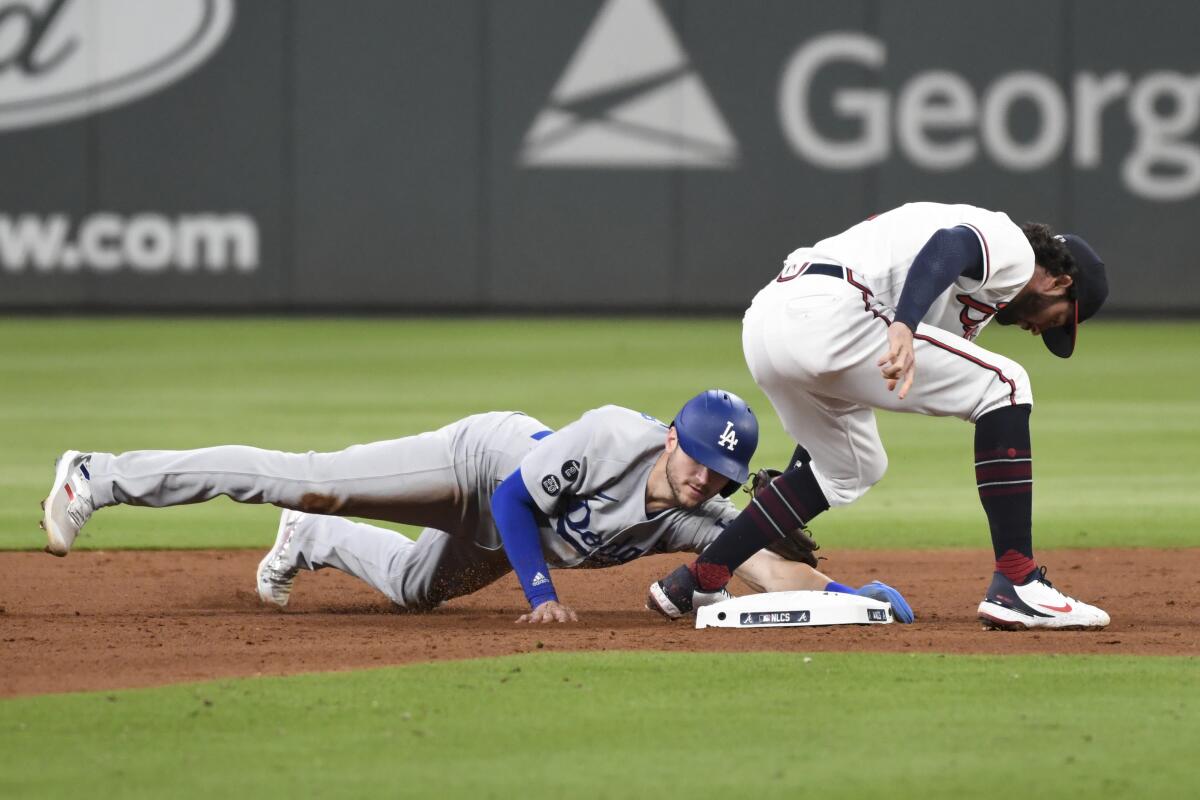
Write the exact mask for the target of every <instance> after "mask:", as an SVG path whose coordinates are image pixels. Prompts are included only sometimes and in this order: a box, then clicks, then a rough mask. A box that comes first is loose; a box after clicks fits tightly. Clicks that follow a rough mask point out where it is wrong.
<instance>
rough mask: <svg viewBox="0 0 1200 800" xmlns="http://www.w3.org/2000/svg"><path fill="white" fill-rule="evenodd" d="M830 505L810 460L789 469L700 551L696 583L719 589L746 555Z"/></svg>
mask: <svg viewBox="0 0 1200 800" xmlns="http://www.w3.org/2000/svg"><path fill="white" fill-rule="evenodd" d="M827 508H829V502H828V501H827V500H826V499H825V493H824V492H822V491H821V487H820V485H819V484H818V483H817V478H816V476H815V475H813V471H812V469H811V468H810V467H809V466H808V465H807V464H805V465H804V466H802V467H800V468H798V469H789V470H788V471H787V472H785V473H783V474H782V475H780V476H779V477H777V478H775V480H773V481H771V483H770V485H768V487H767V488H766V489H764V490H762V491H760V492H759V493H758V494H757V495H756V496H755V497H754V499H753V500H751V501H750V505H748V506H746V508H745V509H743V510H742V513H741V514H739V515H738V516H737V518H736V519H734V520H733V522H731V523H729V527H727V528H726V529H725V530H724V531H722V532H721V535H720V536H718V537H717V538H716V540H715V541H714V542H713V543H712V544H710V545H709V546H708V547H707V548H705V550H704V552H703V553H701V554H700V557H699V558H697V559H696V563H695V564H693V565H692V568H691V571H692V574H693V575H695V577H696V583H698V584H699V585H700V589H701V590H702V591H705V592H711V591H715V590H717V589H720V588H721V587H722V586H724V585H725V584H726V583H728V582H729V578H730V577H731V576H732V575H733V571H734V570H735V569H737V568H738V567H740V566H741V565H742V563H743V562H745V561H746V559H748V558H750V556H752V555H754V554H755V553H757V552H758V551H759V550H762V549H763V548H764V547H766V546H767V545H769V544H770V543H771V542H774V541H776V540H777V539H781V538H782V537H783V535H784V532H785V531H790V530H793V529H795V528H798V527H802V526H803V525H804V524H805V523H807V522H808V521H809V520H810V519H812V518H813V517H815V516H816V515H817V514H820V513H821V512H822V511H824V510H825V509H827Z"/></svg>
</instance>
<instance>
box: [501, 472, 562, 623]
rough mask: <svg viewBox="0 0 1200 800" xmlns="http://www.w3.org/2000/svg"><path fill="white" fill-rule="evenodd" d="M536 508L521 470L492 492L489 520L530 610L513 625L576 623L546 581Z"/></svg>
mask: <svg viewBox="0 0 1200 800" xmlns="http://www.w3.org/2000/svg"><path fill="white" fill-rule="evenodd" d="M536 510H537V505H536V504H535V502H534V500H533V496H532V495H530V494H529V489H527V488H526V486H525V481H524V480H523V479H522V477H521V470H520V469H518V470H516V471H515V472H513V474H511V475H509V476H508V477H507V478H505V479H504V481H503V482H501V484H500V485H499V486H498V487H496V491H495V492H493V493H492V519H494V520H496V529H497V530H499V531H500V541H501V542H503V543H504V554H505V555H507V556H508V561H509V563H511V564H512V567H513V571H514V572H516V573H517V578H518V579H520V581H521V588H522V589H524V590H525V597H526V599H528V600H529V607H530V608H531V609H532V611H531V612H530V613H528V614H522V615H521V616H520V617H518V618H517V622H578V621H579V617H578V616H577V615H576V614H575V612H574V611H573V610H571V609H570V608H569V607H567V606H564V605H562V604H561V603H559V602H558V594H557V593H556V592H555V591H554V584H553V583H552V582H551V580H550V567H549V566H548V565H547V564H546V556H545V555H544V554H543V553H542V538H541V534H540V533H539V532H538V524H537V517H536Z"/></svg>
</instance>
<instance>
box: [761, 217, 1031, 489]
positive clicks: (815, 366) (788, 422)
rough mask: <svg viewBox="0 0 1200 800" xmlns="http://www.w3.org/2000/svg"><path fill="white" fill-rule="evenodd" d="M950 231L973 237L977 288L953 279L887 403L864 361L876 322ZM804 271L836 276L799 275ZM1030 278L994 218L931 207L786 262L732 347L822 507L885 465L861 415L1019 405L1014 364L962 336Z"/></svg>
mask: <svg viewBox="0 0 1200 800" xmlns="http://www.w3.org/2000/svg"><path fill="white" fill-rule="evenodd" d="M960 225H961V226H965V227H967V228H969V229H971V230H972V231H974V233H975V235H976V236H978V237H979V241H980V245H981V247H982V249H983V279H982V280H974V279H971V278H966V277H962V276H960V277H959V278H958V279H957V280H956V281H955V283H954V284H952V285H951V286H950V287H949V288H948V289H946V290H945V291H944V292H942V294H941V295H939V296H938V297H937V299H936V300H935V301H934V302H933V304H932V306H931V307H930V308H929V310H928V311H927V312H926V313H925V315H924V316H923V317H922V318H921V321H920V324H919V325H918V326H917V330H916V331H914V334H913V352H914V357H915V361H916V373H915V381H914V383H913V385H912V388H911V389H910V390H909V392H908V394H907V395H906V396H905V398H904V399H900V397H899V392H898V391H889V390H888V389H887V386H886V384H885V382H884V380H883V377H882V375H881V374H880V368H879V364H878V362H879V359H880V357H882V356H884V355H886V354H887V352H888V347H889V343H888V326H889V325H890V323H891V321H892V320H893V319H894V317H895V309H896V306H897V304H898V303H899V302H900V295H901V293H902V292H903V290H904V282H905V280H906V279H907V278H908V274H909V270H910V268H911V267H912V263H913V260H914V259H915V258H916V256H917V254H918V253H919V252H920V251H921V248H923V247H924V246H925V244H926V243H927V242H928V241H929V239H930V237H932V236H933V234H934V233H936V232H937V231H938V230H940V229H942V228H953V227H956V226H960ZM817 264H835V265H838V266H840V267H843V268H844V270H842V271H838V272H837V273H836V274H831V273H830V272H829V271H822V270H814V269H812V267H811V265H817ZM1033 270H1034V255H1033V248H1032V247H1030V245H1029V243H1028V241H1027V240H1026V238H1025V234H1024V233H1023V232H1022V231H1021V229H1020V228H1019V227H1017V226H1016V225H1015V224H1013V222H1012V221H1011V220H1010V219H1009V218H1008V217H1007V216H1006V215H1004V214H1001V213H998V212H994V211H986V210H984V209H982V208H976V207H974V206H967V205H943V204H939V203H910V204H908V205H905V206H901V207H900V208H897V209H895V210H892V211H888V212H887V213H884V214H879V215H878V216H875V217H872V218H871V219H869V220H867V221H865V222H860V223H859V224H857V225H855V226H854V227H852V228H850V229H849V230H847V231H845V232H843V233H840V234H838V235H836V236H831V237H829V238H828V239H824V240H822V241H820V242H818V243H817V244H815V245H813V246H812V247H807V248H802V249H800V250H796V251H795V252H793V253H792V254H791V255H789V256H788V258H787V260H786V261H785V264H784V268H783V271H782V272H781V273H780V274H779V275H778V276H777V277H776V278H774V279H772V280H771V282H770V283H768V284H767V285H766V286H765V287H763V289H762V291H760V292H759V293H758V295H757V296H756V297H755V298H754V302H753V303H752V304H751V306H750V308H749V310H747V312H746V317H745V320H744V322H743V328H742V348H743V351H744V352H745V354H746V365H747V366H748V367H749V368H750V374H751V375H753V376H754V381H755V383H757V384H758V385H759V387H760V388H761V389H762V390H763V392H764V393H765V394H766V395H767V397H768V398H769V399H770V401H771V405H772V406H773V407H774V408H775V411H776V412H777V413H778V414H779V419H780V420H781V421H782V423H783V427H784V429H785V430H786V431H787V432H788V434H789V435H790V436H791V437H792V438H793V439H794V440H796V441H797V442H800V443H801V444H803V445H804V446H805V447H806V448H808V451H809V453H810V454H811V455H812V458H813V461H812V465H813V466H812V469H813V472H814V474H815V475H816V477H817V481H818V483H820V485H821V489H822V491H823V492H824V493H825V498H826V500H828V501H829V503H830V505H833V506H838V505H845V504H847V503H850V502H853V501H854V500H855V499H856V498H858V497H860V496H861V495H862V494H863V493H864V492H866V491H867V489H868V488H869V487H870V486H871V485H872V484H873V483H875V482H876V481H878V480H879V479H880V478H881V477H882V476H883V473H884V471H885V470H886V469H887V455H886V453H885V452H884V449H883V443H882V442H881V441H880V440H879V431H878V429H877V428H876V425H875V413H874V409H877V408H878V409H886V410H889V411H900V412H906V413H914V414H928V415H930V416H953V417H959V418H960V419H964V420H969V421H971V422H974V421H975V420H977V419H978V418H979V417H980V416H982V415H984V414H987V413H989V412H991V411H993V410H995V409H998V408H1002V407H1005V406H1012V405H1020V404H1031V403H1032V402H1033V394H1032V389H1031V387H1030V384H1029V378H1028V375H1027V374H1026V372H1025V370H1024V369H1023V368H1022V367H1021V365H1020V364H1017V363H1016V362H1014V361H1012V360H1011V359H1008V358H1005V357H1003V356H1000V355H998V354H996V353H991V352H988V351H987V350H984V349H983V348H981V347H979V346H978V345H976V344H975V343H974V341H973V340H974V339H975V337H976V336H977V335H978V334H979V332H980V330H981V329H982V328H983V327H984V326H985V325H986V324H987V323H988V322H989V321H990V320H991V319H992V316H993V315H994V314H995V313H996V312H997V311H998V310H999V308H1000V307H1001V306H1002V305H1003V304H1004V303H1006V302H1009V301H1011V300H1012V298H1013V297H1014V296H1015V295H1016V294H1017V292H1019V291H1020V290H1021V288H1022V287H1023V286H1024V285H1025V284H1026V283H1028V282H1029V279H1030V278H1031V277H1032V275H1033Z"/></svg>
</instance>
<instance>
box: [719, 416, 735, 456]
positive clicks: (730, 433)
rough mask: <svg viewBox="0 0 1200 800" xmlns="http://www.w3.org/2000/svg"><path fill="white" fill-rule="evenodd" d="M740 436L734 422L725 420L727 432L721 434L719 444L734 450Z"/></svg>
mask: <svg viewBox="0 0 1200 800" xmlns="http://www.w3.org/2000/svg"><path fill="white" fill-rule="evenodd" d="M737 443H738V438H737V431H736V430H734V429H733V423H732V422H730V421H729V420H726V421H725V432H724V433H722V434H721V438H720V439H717V444H718V445H720V446H721V447H724V448H725V449H727V450H732V449H733V448H735V447H737Z"/></svg>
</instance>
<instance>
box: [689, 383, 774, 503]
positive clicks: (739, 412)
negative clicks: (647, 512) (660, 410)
mask: <svg viewBox="0 0 1200 800" xmlns="http://www.w3.org/2000/svg"><path fill="white" fill-rule="evenodd" d="M671 424H672V425H674V426H675V434H676V435H677V436H678V437H679V446H680V447H682V448H683V452H685V453H687V455H688V456H689V457H691V458H692V459H693V460H694V461H698V462H700V463H701V464H703V465H704V466H706V467H708V468H709V469H711V470H712V471H713V472H715V473H717V474H718V475H724V476H725V477H726V478H729V480H730V483H729V485H728V486H727V487H726V488H725V490H724V491H722V492H721V494H722V495H724V496H726V497H728V496H729V495H730V494H732V493H733V492H734V491H736V490H737V487H738V486H740V485H741V484H743V483H745V482H746V479H747V478H749V477H750V459H751V458H753V457H754V450H755V449H756V448H757V447H758V419H757V418H756V417H755V416H754V412H753V411H751V410H750V406H748V405H746V401H745V400H743V399H742V398H740V397H738V396H737V395H736V394H734V393H733V392H726V391H724V390H722V389H709V390H708V391H707V392H703V393H702V394H698V395H696V396H695V397H693V398H692V399H691V400H688V401H687V403H685V404H684V406H683V408H681V409H680V410H679V413H678V414H676V415H675V421H674V422H672V423H671Z"/></svg>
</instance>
